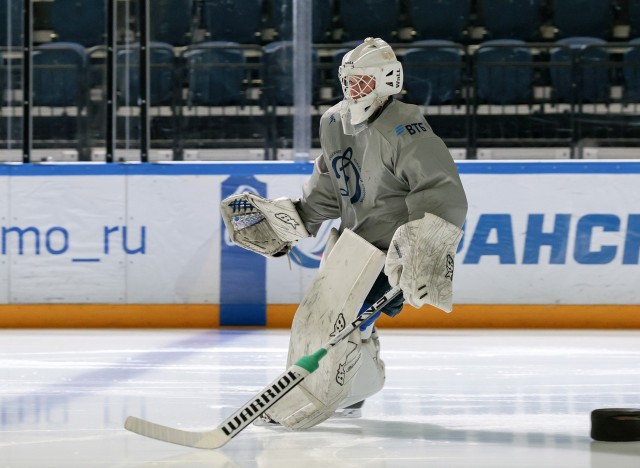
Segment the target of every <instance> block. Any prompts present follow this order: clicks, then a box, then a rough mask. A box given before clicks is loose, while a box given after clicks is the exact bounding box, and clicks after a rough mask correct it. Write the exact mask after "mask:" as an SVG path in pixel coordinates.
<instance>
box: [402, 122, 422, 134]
mask: <svg viewBox="0 0 640 468" xmlns="http://www.w3.org/2000/svg"><path fill="white" fill-rule="evenodd" d="M405 131H406V132H407V133H408V134H409V135H415V134H416V133H421V132H426V131H427V127H426V125H425V124H423V123H422V122H415V123H410V124H407V125H398V126H397V127H396V135H398V136H400V135H402V134H403V133H404V132H405Z"/></svg>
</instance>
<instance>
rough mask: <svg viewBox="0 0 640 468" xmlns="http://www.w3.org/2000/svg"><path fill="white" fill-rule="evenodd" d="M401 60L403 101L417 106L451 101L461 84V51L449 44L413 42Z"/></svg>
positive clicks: (427, 41) (442, 42)
mask: <svg viewBox="0 0 640 468" xmlns="http://www.w3.org/2000/svg"><path fill="white" fill-rule="evenodd" d="M412 46H413V47H411V48H410V49H407V51H406V52H405V53H404V56H403V59H402V67H403V69H404V88H405V91H406V92H407V94H406V97H405V101H406V102H409V103H412V104H420V105H438V104H444V103H448V102H451V101H452V100H453V99H454V98H455V94H456V91H457V90H458V89H459V88H460V86H461V83H462V71H463V63H462V54H461V52H462V51H461V49H460V48H458V47H456V44H455V43H454V42H451V41H442V40H426V41H416V42H414V43H413V44H412Z"/></svg>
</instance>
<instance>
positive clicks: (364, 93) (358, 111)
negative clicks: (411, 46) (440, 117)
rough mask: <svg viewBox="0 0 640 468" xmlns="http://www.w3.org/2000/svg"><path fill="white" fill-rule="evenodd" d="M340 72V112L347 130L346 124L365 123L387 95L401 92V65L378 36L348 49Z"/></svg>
mask: <svg viewBox="0 0 640 468" xmlns="http://www.w3.org/2000/svg"><path fill="white" fill-rule="evenodd" d="M338 75H339V78H340V83H341V85H342V92H343V93H344V100H343V102H342V109H341V111H340V114H341V116H342V122H343V125H345V131H346V130H347V128H346V125H348V124H351V126H354V127H355V126H356V125H359V124H362V123H363V122H365V121H366V120H367V119H368V118H369V117H371V115H373V113H374V112H375V111H376V110H377V109H379V108H380V107H381V106H382V105H383V104H384V103H385V101H386V99H387V97H388V96H391V95H394V94H397V93H399V92H400V91H402V79H403V74H402V64H401V63H400V62H399V61H398V60H397V58H396V54H395V53H394V52H393V49H392V48H391V46H390V45H389V44H387V43H386V42H385V41H383V40H382V39H379V38H373V37H368V38H366V39H365V40H364V42H363V43H362V44H360V45H359V46H357V47H356V48H355V49H353V50H351V51H349V52H347V53H346V54H345V56H344V57H343V58H342V65H341V66H340V69H339V72H338ZM347 133H351V132H347Z"/></svg>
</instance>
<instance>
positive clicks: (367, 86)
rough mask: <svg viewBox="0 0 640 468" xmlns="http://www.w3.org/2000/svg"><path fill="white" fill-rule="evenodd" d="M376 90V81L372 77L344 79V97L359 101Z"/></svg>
mask: <svg viewBox="0 0 640 468" xmlns="http://www.w3.org/2000/svg"><path fill="white" fill-rule="evenodd" d="M374 89H376V79H375V77H373V76H372V75H348V76H345V77H344V78H343V79H342V91H343V92H344V97H345V98H347V99H351V100H353V101H356V102H357V101H358V99H362V98H363V97H365V96H368V95H369V94H371V93H372V92H373V90H374Z"/></svg>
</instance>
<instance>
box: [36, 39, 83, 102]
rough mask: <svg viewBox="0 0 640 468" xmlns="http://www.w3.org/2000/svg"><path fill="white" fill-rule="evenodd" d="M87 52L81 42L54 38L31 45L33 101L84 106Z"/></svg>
mask: <svg viewBox="0 0 640 468" xmlns="http://www.w3.org/2000/svg"><path fill="white" fill-rule="evenodd" d="M87 63H88V61H87V54H86V51H85V48H84V47H82V46H81V45H80V44H75V43H69V42H53V43H48V44H43V45H40V46H37V47H35V48H34V54H33V105H34V106H44V107H73V106H77V107H78V108H84V107H86V105H87Z"/></svg>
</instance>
